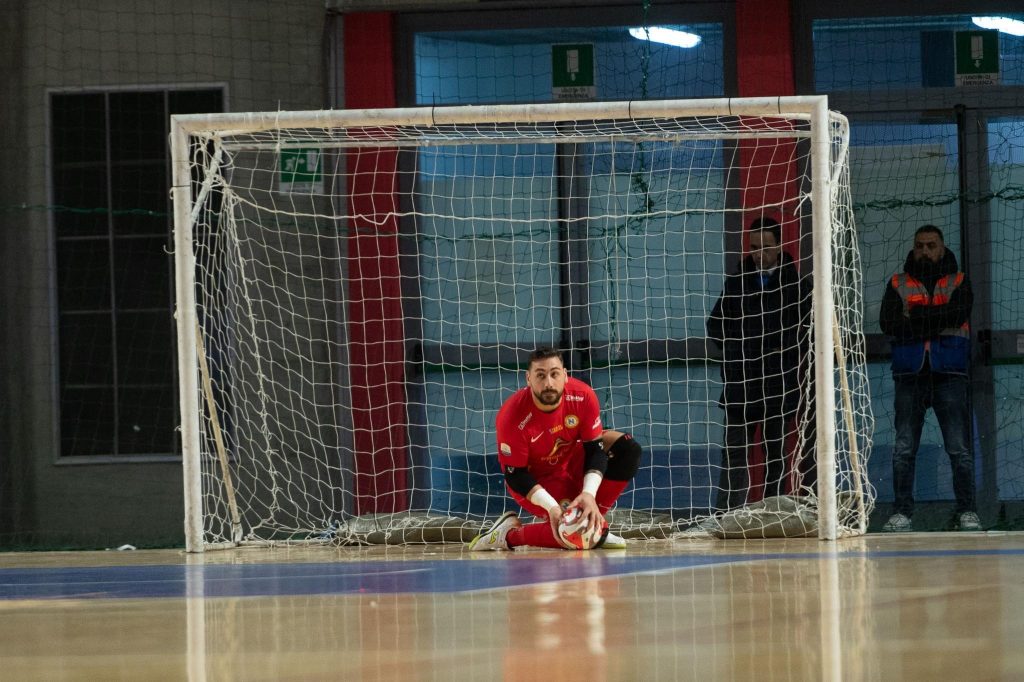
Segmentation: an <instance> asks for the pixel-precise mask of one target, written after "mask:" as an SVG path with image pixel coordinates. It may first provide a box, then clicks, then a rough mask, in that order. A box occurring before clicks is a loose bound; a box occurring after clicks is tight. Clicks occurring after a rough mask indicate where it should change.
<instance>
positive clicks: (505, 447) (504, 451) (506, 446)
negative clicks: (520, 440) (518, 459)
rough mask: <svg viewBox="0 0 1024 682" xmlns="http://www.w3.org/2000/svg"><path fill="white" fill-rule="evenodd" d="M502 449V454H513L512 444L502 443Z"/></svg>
mask: <svg viewBox="0 0 1024 682" xmlns="http://www.w3.org/2000/svg"><path fill="white" fill-rule="evenodd" d="M500 450H501V454H503V455H509V456H511V455H512V448H511V446H509V444H508V443H502V444H501V448H500Z"/></svg>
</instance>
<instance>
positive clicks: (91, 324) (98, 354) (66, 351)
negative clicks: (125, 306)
mask: <svg viewBox="0 0 1024 682" xmlns="http://www.w3.org/2000/svg"><path fill="white" fill-rule="evenodd" d="M112 344H113V329H112V327H111V320H110V314H109V313H78V314H74V315H68V314H63V315H61V317H60V380H61V383H62V384H63V385H64V386H74V385H78V386H82V385H92V384H105V385H107V386H112V385H113V383H114V348H113V345H112Z"/></svg>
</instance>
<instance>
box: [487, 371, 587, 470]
mask: <svg viewBox="0 0 1024 682" xmlns="http://www.w3.org/2000/svg"><path fill="white" fill-rule="evenodd" d="M497 429H498V462H499V463H500V464H501V467H502V470H504V468H505V467H506V466H514V467H523V466H525V467H527V469H528V470H529V471H530V473H531V474H532V475H533V477H534V478H535V479H537V481H538V482H539V483H543V482H544V481H545V480H547V479H549V478H551V477H552V476H554V477H557V478H564V477H565V475H566V474H568V475H569V477H571V478H580V479H582V477H583V443H585V442H588V441H592V440H597V439H598V438H600V437H601V432H602V431H603V428H602V426H601V408H600V405H598V402H597V395H596V394H595V393H594V390H593V389H592V388H590V386H587V385H586V384H585V383H583V382H582V381H580V380H578V379H573V378H572V377H569V378H568V379H566V382H565V392H564V393H563V394H562V402H561V404H559V406H558V407H557V408H555V409H554V410H552V411H551V412H543V411H541V410H540V409H538V408H537V406H536V405H535V404H534V402H533V394H532V392H531V391H530V387H529V386H526V387H524V388H521V389H519V390H518V391H516V392H515V393H514V394H512V396H511V397H510V398H509V399H508V400H506V401H505V404H504V405H502V406H501V409H500V410H499V411H498V419H497Z"/></svg>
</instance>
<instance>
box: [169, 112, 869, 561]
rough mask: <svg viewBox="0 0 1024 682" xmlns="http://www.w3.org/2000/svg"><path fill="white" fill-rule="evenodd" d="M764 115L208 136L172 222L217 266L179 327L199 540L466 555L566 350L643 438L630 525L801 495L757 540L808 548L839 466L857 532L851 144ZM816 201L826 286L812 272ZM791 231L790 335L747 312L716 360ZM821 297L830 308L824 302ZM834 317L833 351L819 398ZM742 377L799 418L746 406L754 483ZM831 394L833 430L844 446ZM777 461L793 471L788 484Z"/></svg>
mask: <svg viewBox="0 0 1024 682" xmlns="http://www.w3.org/2000/svg"><path fill="white" fill-rule="evenodd" d="M771 102H772V104H773V106H776V107H778V111H775V112H774V113H765V109H766V106H767V105H766V104H765V101H756V106H754V107H753V108H752V109H750V113H747V110H745V109H744V108H743V106H741V104H740V102H738V101H737V102H731V103H728V105H727V106H723V107H722V111H721V113H720V114H718V115H711V114H709V113H708V112H706V111H701V112H699V113H698V114H695V115H689V113H688V112H689V111H691V110H692V108H691V109H688V108H687V103H685V102H681V103H679V106H678V111H676V112H673V110H672V108H671V107H670V106H666V103H659V105H658V106H659V107H660V108H659V109H658V111H659V113H658V114H657V115H650V114H648V115H640V114H637V113H635V112H634V111H630V112H629V113H628V115H623V113H622V111H623V110H624V108H625V107H626V106H627V105H625V104H623V105H608V106H607V107H606V108H607V111H608V113H602V106H603V105H600V104H593V103H591V104H587V105H580V106H577V105H562V106H558V107H548V108H543V107H541V108H538V107H504V108H501V107H487V108H484V107H480V108H476V111H478V112H479V114H480V116H481V119H480V120H478V121H464V118H465V117H466V116H468V115H469V114H468V113H467V110H468V109H469V108H466V109H462V108H460V109H455V110H449V111H448V113H447V114H446V115H447V116H449V117H450V118H448V119H447V120H445V121H443V122H437V121H434V120H433V117H434V116H436V115H438V112H441V111H443V110H438V111H437V112H434V111H433V110H430V111H427V110H400V111H396V112H388V111H379V112H372V115H367V113H366V112H355V113H353V112H317V113H314V114H310V115H308V116H304V115H302V114H295V115H290V114H289V115H276V116H275V115H266V116H260V115H253V116H249V117H246V116H244V115H234V116H228V117H224V118H222V119H221V120H218V118H217V117H206V118H204V119H202V120H200V119H197V118H195V117H192V118H191V119H189V120H188V121H187V126H188V128H189V129H190V130H191V133H190V136H189V138H188V145H187V149H188V152H187V156H188V163H189V167H190V169H191V178H192V182H191V191H190V192H189V201H188V220H187V221H185V220H183V219H182V216H183V215H184V213H183V212H181V211H179V221H178V224H177V229H178V230H179V231H182V230H188V231H190V232H191V240H192V242H191V243H192V250H193V251H194V254H195V257H196V259H195V263H194V269H193V268H192V267H191V266H190V265H189V264H186V267H185V268H179V277H182V276H184V277H185V280H186V281H185V282H184V284H185V285H186V286H191V283H190V282H188V281H187V279H188V278H189V277H190V276H191V275H193V274H194V289H193V291H194V296H195V315H194V321H192V322H189V320H190V319H192V318H190V317H189V316H187V315H186V316H184V317H182V311H181V310H179V318H180V319H179V325H184V326H183V327H181V329H183V330H184V331H181V334H183V335H184V336H187V335H189V334H191V336H192V337H194V338H195V337H196V336H197V335H196V329H198V330H199V331H200V334H198V343H197V344H196V350H197V355H198V356H199V358H200V361H199V362H197V363H195V364H196V367H195V369H194V372H195V374H196V377H197V388H196V390H195V392H194V394H193V393H191V392H188V393H186V395H185V396H184V400H183V404H184V405H186V406H187V408H188V409H189V410H190V411H191V412H192V413H193V416H194V417H195V418H196V420H197V424H198V429H199V435H198V438H197V439H196V442H195V444H196V446H198V451H197V452H188V450H189V448H188V443H187V442H186V457H187V458H188V457H191V458H195V459H194V460H193V461H194V462H195V463H197V465H198V471H199V472H200V474H199V480H200V482H201V494H200V496H199V498H200V499H197V500H195V501H194V502H195V503H196V504H195V506H193V507H192V509H191V513H192V514H194V515H195V516H194V517H193V519H195V520H197V522H196V527H201V529H202V531H201V534H202V540H201V543H202V544H203V545H206V546H210V545H217V544H220V543H226V542H227V543H234V542H295V541H309V540H313V541H354V542H376V541H379V542H434V541H464V540H465V539H467V535H468V536H472V534H474V533H475V532H477V531H478V530H479V529H480V528H481V527H482V526H483V525H484V524H485V523H486V521H487V520H488V519H492V518H495V517H497V516H498V515H500V514H501V513H502V512H503V511H504V510H506V508H512V506H513V505H514V503H513V502H512V501H511V500H510V499H509V497H508V495H507V493H506V491H505V486H504V482H503V479H502V476H501V474H500V473H499V470H498V466H497V462H496V456H495V450H496V443H495V440H494V419H495V414H496V412H497V409H498V407H499V406H500V405H501V403H502V401H503V400H504V399H505V398H506V397H508V395H510V394H511V393H512V391H514V390H515V389H516V388H518V387H519V386H521V385H522V379H523V375H522V369H523V368H524V365H523V361H524V359H525V357H526V355H527V354H528V353H529V351H530V350H532V349H533V348H534V347H536V346H538V345H555V346H558V347H560V348H562V349H563V350H564V352H565V356H566V362H567V366H568V367H569V369H570V372H571V373H572V374H573V375H574V376H577V377H578V378H581V379H583V380H585V381H587V382H588V383H589V384H590V385H591V386H593V387H594V389H595V390H596V392H597V394H598V397H599V398H600V400H601V403H602V417H603V421H604V423H605V425H606V427H608V428H614V429H617V430H621V431H627V432H630V433H632V434H633V436H634V438H636V439H637V440H638V441H639V442H640V443H641V444H642V445H643V447H644V450H645V454H644V461H643V462H642V464H641V469H640V472H639V474H638V475H637V477H636V479H635V480H634V482H633V484H632V485H631V486H630V487H629V488H628V489H627V491H626V493H625V494H624V495H623V496H622V497H621V498H620V500H619V504H618V507H617V509H616V510H615V512H613V514H612V523H613V528H614V529H616V530H617V531H618V532H620V533H623V534H625V535H627V536H633V537H637V536H642V537H666V536H669V535H671V534H672V533H675V532H678V531H682V530H684V529H691V530H690V532H693V531H692V529H693V528H700V529H704V530H708V529H713V528H715V527H716V526H721V524H723V523H725V522H727V519H726V512H729V511H730V510H736V509H745V510H746V511H745V513H746V514H747V516H748V517H751V518H753V517H756V516H757V514H758V509H759V508H761V507H764V506H765V505H764V504H760V505H755V504H754V503H758V502H759V501H761V500H762V498H765V497H767V498H773V497H777V496H786V499H794V500H796V503H795V504H793V505H789V506H786V505H783V506H782V507H780V506H779V505H777V504H776V505H774V506H773V505H770V504H769V505H768V507H769V511H770V514H771V515H772V518H770V519H766V520H764V522H763V523H762V524H761V526H760V528H761V529H762V530H761V533H762V534H764V535H773V534H778V530H777V529H778V528H783V527H784V528H785V529H786V530H784V531H781V533H782V534H785V535H796V536H800V535H815V534H817V532H818V524H819V523H820V522H821V519H820V518H819V517H820V514H819V511H820V510H819V505H818V500H819V495H818V486H817V475H818V474H817V471H818V469H820V468H825V470H826V471H827V470H828V469H830V468H832V467H833V466H834V472H835V475H834V486H830V487H829V490H830V496H829V497H832V499H834V497H833V495H838V497H839V504H838V510H836V509H825V511H827V512H828V513H831V514H832V515H833V517H832V518H833V519H834V522H835V523H836V524H837V531H838V533H839V534H849V533H861V532H864V530H865V528H866V523H867V518H868V515H869V514H870V511H871V508H872V505H873V500H874V491H873V489H872V488H871V486H870V484H869V483H868V480H867V476H866V462H867V459H868V456H869V452H870V445H871V443H870V441H871V434H872V429H873V420H872V416H871V410H870V400H869V396H868V383H867V376H866V372H865V347H864V340H863V329H862V328H863V303H862V282H861V273H860V263H859V256H858V249H857V238H856V234H855V226H854V224H853V216H852V208H851V201H850V192H849V172H848V166H847V149H848V132H847V127H846V123H845V119H844V118H842V117H840V116H838V115H834V114H833V115H831V116H830V117H828V118H827V121H828V122H827V125H826V128H827V130H826V131H824V133H825V137H826V138H827V139H828V144H827V145H821V146H818V147H815V146H814V145H812V116H811V108H810V107H805V108H806V111H802V110H800V107H797V106H796V105H788V104H787V105H786V106H783V104H784V102H783V100H779V99H777V98H773V99H772V100H771ZM668 104H671V103H668ZM690 106H691V107H692V103H690ZM748 108H749V107H748ZM556 109H557V115H553V114H552V113H551V112H553V111H555V110H556ZM662 111H663V112H664V113H661V112H662ZM424 117H427V118H426V122H424ZM370 119H372V121H373V122H372V125H371V124H368V120H370ZM453 121H455V122H453ZM293 122H294V125H293ZM180 148H181V149H184V148H185V147H184V146H182V147H180ZM815 149H818V150H819V151H818V154H819V155H821V156H822V157H824V156H825V155H827V156H828V158H827V159H826V158H821V159H819V160H818V161H820V165H815V164H816V163H818V161H816V160H815V159H814V158H813V152H814V150H815ZM182 160H184V159H182V158H181V157H179V158H178V161H182ZM815 168H819V169H825V168H828V173H829V178H825V177H824V174H823V171H817V172H818V173H819V175H821V176H822V177H819V178H815V171H814V169H815ZM816 183H818V184H817V188H818V190H816V189H815V188H816ZM184 198H185V197H184V194H179V195H176V201H183V200H184ZM816 204H817V206H816ZM819 206H820V208H821V210H822V211H828V220H827V221H826V222H825V224H826V226H827V227H826V231H827V232H828V233H829V234H830V241H831V243H830V244H829V246H830V248H829V249H828V251H829V252H830V253H831V277H830V278H829V277H827V273H823V276H821V277H815V276H814V275H815V273H814V272H813V269H814V268H813V258H812V254H813V253H814V250H815V249H820V250H822V252H824V248H823V247H822V245H821V244H820V242H816V240H815V238H814V236H813V234H812V223H813V218H814V212H815V210H817V208H818V207H819ZM769 215H770V216H774V217H776V218H778V219H779V220H780V222H781V223H782V225H781V231H780V236H781V243H780V244H779V246H780V247H781V250H780V262H782V263H785V264H786V267H787V268H789V269H788V270H787V272H790V273H795V274H793V275H792V276H793V277H794V279H793V281H792V282H789V281H788V280H786V281H785V282H784V283H781V284H779V285H778V287H777V288H776V289H774V290H772V292H770V293H766V294H765V297H766V298H764V299H763V301H765V302H766V303H765V305H772V306H783V307H787V313H786V315H787V317H785V318H780V319H785V320H787V325H788V326H789V328H787V329H786V330H784V331H785V333H776V332H777V331H780V330H767V331H765V330H762V331H760V332H757V334H754V332H751V331H750V330H749V329H746V330H745V328H744V327H743V324H742V323H740V324H739V326H738V327H735V329H739V331H730V330H731V329H733V326H732V325H731V323H730V320H728V319H727V320H726V324H725V325H724V326H725V329H726V331H725V332H724V336H723V337H722V338H720V339H718V340H712V339H711V338H710V336H709V332H708V330H709V328H710V327H709V318H713V317H714V316H715V313H714V311H715V310H716V303H718V302H719V301H720V299H721V300H723V301H725V300H727V299H729V297H730V296H731V294H730V293H729V291H728V287H729V286H730V285H729V284H728V283H727V281H728V280H729V277H730V275H733V274H734V273H735V272H736V271H737V270H738V269H739V268H741V267H743V266H742V263H743V261H744V259H745V258H746V257H747V253H748V242H749V234H750V233H749V231H748V230H747V226H748V223H749V222H750V220H751V218H754V217H759V216H769ZM183 223H184V224H183ZM179 243H180V242H179ZM781 254H786V255H781ZM183 271H184V275H183ZM179 284H181V282H179ZM789 286H792V287H793V289H792V290H790V289H787V287H789ZM812 291H813V297H815V298H814V300H818V299H817V297H825V298H826V300H827V301H829V302H830V303H831V305H826V306H824V307H821V306H817V305H815V306H812ZM795 292H801V293H799V294H797V293H795ZM728 307H729V304H728V303H726V304H725V308H726V309H728ZM819 310H829V311H830V316H831V318H832V319H829V320H824V321H821V320H817V319H815V317H816V315H817V314H818V313H817V312H816V311H819ZM726 317H728V315H726ZM733 322H735V320H733ZM818 324H827V325H829V327H830V328H831V329H832V330H833V337H834V343H833V347H832V348H830V349H828V350H827V353H828V354H829V356H831V358H832V359H833V361H834V363H835V370H834V372H833V373H832V375H831V376H825V377H824V379H825V381H817V380H815V373H814V372H815V361H814V358H815V351H816V349H815V344H814V330H815V327H816V325H818ZM189 325H190V327H189ZM737 334H738V335H739V336H736V335H737ZM182 340H183V342H184V340H185V339H184V338H183V339H182ZM780 340H782V343H783V344H784V345H783V347H779V343H780ZM734 342H738V343H736V344H734ZM758 344H760V345H758ZM786 344H788V345H786ZM184 345H185V353H186V357H187V354H188V348H187V344H184ZM755 347H756V348H760V349H761V350H760V351H758V352H755V351H754V350H752V349H754V348H755ZM736 349H739V350H736ZM733 352H738V353H739V354H740V355H739V356H736V355H731V353H733ZM758 353H759V354H760V355H758ZM819 357H820V355H819ZM737 361H739V362H740V364H741V365H742V364H743V363H747V364H749V363H751V362H759V363H760V364H758V365H757V366H758V367H759V371H760V372H761V373H762V375H763V376H761V377H760V378H759V381H760V383H759V384H758V385H759V386H760V389H759V390H760V391H761V394H760V395H758V396H755V397H752V398H750V400H751V401H752V402H759V403H760V404H762V407H764V408H765V409H766V410H768V411H772V410H775V409H776V408H775V407H774V406H775V405H784V406H783V407H780V408H778V409H779V410H780V411H779V412H778V413H775V412H773V413H772V414H770V415H769V414H762V415H761V417H760V421H764V420H765V419H767V418H768V417H771V418H772V420H773V421H772V424H775V425H781V429H782V430H781V432H780V433H776V430H775V426H769V425H768V422H767V421H765V422H764V423H760V421H759V419H758V418H755V417H752V416H750V414H749V410H747V411H746V412H744V416H743V419H744V420H746V422H745V423H744V424H743V425H742V430H743V433H745V434H746V435H747V436H748V437H749V438H748V441H749V442H746V443H745V444H744V447H745V450H746V455H745V456H744V458H743V460H744V463H743V464H742V465H741V466H742V468H743V470H744V471H743V473H744V476H742V477H736V476H734V475H732V474H733V473H735V472H730V471H723V467H726V466H727V463H728V462H729V461H731V462H732V464H731V465H730V467H729V468H730V469H735V468H737V467H738V466H739V465H737V462H736V459H735V457H733V458H732V459H731V460H730V459H729V458H726V457H725V456H724V454H723V451H724V450H725V448H726V445H727V443H726V441H727V440H728V437H727V435H726V431H727V429H726V423H727V421H729V419H727V417H726V414H725V412H726V411H727V410H728V409H730V407H731V408H736V407H737V404H736V403H735V402H734V401H733V402H730V401H731V400H732V399H731V398H730V399H726V398H724V396H725V395H729V393H728V391H729V388H728V386H727V385H725V386H724V385H723V379H722V376H723V373H722V371H721V363H722V362H725V363H726V364H727V365H728V363H730V362H733V363H735V362H737ZM726 375H727V376H728V372H726ZM728 383H729V379H728V378H727V379H726V381H725V384H728ZM779 386H782V387H783V388H781V389H780V388H778V387H779ZM183 390H185V391H189V388H188V386H185V387H184V388H183ZM776 390H779V391H785V392H786V393H787V395H786V396H785V399H783V396H781V395H774V394H773V393H772V392H773V391H776ZM826 395H827V396H829V401H828V403H827V404H833V403H834V405H835V418H834V425H835V428H834V432H831V433H828V434H825V438H821V437H820V434H818V433H817V430H816V424H817V414H816V410H815V406H816V405H820V404H823V403H822V396H826ZM739 407H740V410H741V412H742V411H743V407H744V406H743V405H742V404H741V405H739ZM762 412H764V410H762ZM733 422H735V420H733ZM755 422H758V423H755ZM759 423H760V427H759V426H758V424H759ZM187 424H188V418H186V425H187ZM732 426H733V427H735V426H736V424H735V423H732ZM186 431H187V429H186ZM733 433H736V431H735V430H734V431H733ZM780 438H781V440H778V439H780ZM773 439H774V440H773ZM187 440H188V438H187V436H186V441H187ZM780 443H781V449H780V445H779V444H780ZM822 444H825V445H826V447H825V451H822V450H821V447H820V446H821V445H822ZM777 451H781V452H783V453H784V459H785V462H784V465H783V466H782V467H781V469H780V468H779V467H778V466H777V465H775V464H772V463H768V465H767V466H766V461H765V460H766V459H768V460H770V459H771V458H772V456H773V454H774V453H776V452H777ZM833 451H834V455H833ZM766 453H768V454H767V456H766ZM833 457H834V465H833V464H831V463H829V462H832V461H833ZM823 458H824V459H823ZM819 460H820V461H819ZM826 464H827V467H826ZM815 465H818V466H817V467H816V466H815ZM773 477H774V478H773ZM826 480H830V479H828V478H827V477H826ZM737 482H739V483H737ZM737 486H738V487H737ZM731 487H732V488H734V489H732V490H730V488H731ZM751 505H754V506H751ZM779 509H782V510H783V511H782V512H780V511H779ZM808 510H812V511H811V513H808ZM780 513H783V514H785V515H787V520H786V521H785V523H782V522H780V521H779V519H778V515H779V514H780ZM198 519H201V521H198ZM756 525H757V524H755V526H756ZM746 528H747V530H744V533H747V534H748V536H749V535H750V534H756V533H757V532H758V531H756V530H754V531H750V530H749V527H746Z"/></svg>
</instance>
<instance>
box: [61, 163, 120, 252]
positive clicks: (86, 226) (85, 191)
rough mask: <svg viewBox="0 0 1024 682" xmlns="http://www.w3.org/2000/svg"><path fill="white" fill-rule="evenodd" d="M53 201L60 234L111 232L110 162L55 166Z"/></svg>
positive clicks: (75, 235)
mask: <svg viewBox="0 0 1024 682" xmlns="http://www.w3.org/2000/svg"><path fill="white" fill-rule="evenodd" d="M53 200H54V203H55V204H56V206H55V207H54V221H55V224H56V227H57V236H58V237H77V236H86V235H105V234H107V233H108V232H109V230H110V224H109V220H110V214H109V212H108V210H107V166H106V164H102V165H93V164H89V165H77V166H61V167H57V168H54V170H53Z"/></svg>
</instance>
